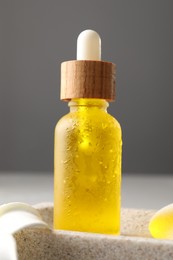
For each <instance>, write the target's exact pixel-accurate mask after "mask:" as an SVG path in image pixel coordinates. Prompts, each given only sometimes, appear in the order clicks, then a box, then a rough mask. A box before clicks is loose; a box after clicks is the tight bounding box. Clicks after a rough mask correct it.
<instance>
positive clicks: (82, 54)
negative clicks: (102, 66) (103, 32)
mask: <svg viewBox="0 0 173 260" xmlns="http://www.w3.org/2000/svg"><path fill="white" fill-rule="evenodd" d="M77 60H101V39H100V36H99V34H98V33H97V32H95V31H93V30H85V31H83V32H81V33H80V34H79V36H78V39H77Z"/></svg>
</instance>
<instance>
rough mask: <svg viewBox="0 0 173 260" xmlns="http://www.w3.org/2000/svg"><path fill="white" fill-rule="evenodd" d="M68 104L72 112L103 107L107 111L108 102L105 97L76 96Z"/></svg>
mask: <svg viewBox="0 0 173 260" xmlns="http://www.w3.org/2000/svg"><path fill="white" fill-rule="evenodd" d="M68 106H69V107H70V112H74V111H80V110H86V109H87V110H88V109H93V108H95V109H101V110H104V111H105V112H107V107H108V106H109V104H108V102H107V101H106V100H104V99H96V98H76V99H72V100H71V101H70V102H69V103H68Z"/></svg>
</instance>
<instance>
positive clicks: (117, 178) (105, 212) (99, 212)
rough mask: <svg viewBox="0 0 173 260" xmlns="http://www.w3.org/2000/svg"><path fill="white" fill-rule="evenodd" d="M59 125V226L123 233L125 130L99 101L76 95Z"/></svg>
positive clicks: (56, 225)
mask: <svg viewBox="0 0 173 260" xmlns="http://www.w3.org/2000/svg"><path fill="white" fill-rule="evenodd" d="M69 107H70V113H69V114H67V115H65V116H64V117H63V118H62V119H61V120H60V121H59V122H58V124H57V126H56V129H55V182H54V183H55V186H54V190H55V198H54V201H55V204H54V208H55V209H54V226H55V229H64V230H74V231H87V232H95V233H105V234H119V230H120V186H121V145H122V141H121V128H120V125H119V123H118V122H117V120H116V119H115V118H113V117H112V116H111V115H109V114H108V113H107V107H108V103H107V102H106V101H105V100H101V99H73V100H72V101H71V102H69Z"/></svg>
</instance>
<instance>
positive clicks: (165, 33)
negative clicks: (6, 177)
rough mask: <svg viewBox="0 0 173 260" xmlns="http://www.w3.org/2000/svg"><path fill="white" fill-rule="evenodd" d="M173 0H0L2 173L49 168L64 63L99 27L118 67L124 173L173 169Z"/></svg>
mask: <svg viewBox="0 0 173 260" xmlns="http://www.w3.org/2000/svg"><path fill="white" fill-rule="evenodd" d="M172 10H173V1H171V0H170V1H169V0H152V1H151V0H145V1H142V0H136V1H135V0H131V1H129V0H126V1H125V0H119V1H115V0H112V1H111V0H107V1H102V0H92V1H82V0H73V1H70V0H69V1H67V0H62V1H60V0H56V1H55V0H49V1H48V0H47V1H45V0H27V1H26V0H0V171H40V172H42V171H52V170H53V132H54V127H55V124H56V122H57V121H58V120H59V118H60V117H61V116H62V115H63V114H65V113H67V112H68V106H67V104H66V103H63V102H61V101H60V100H59V82H60V74H59V71H60V63H61V62H62V61H65V60H71V59H75V55H76V38H77V36H78V34H79V33H80V32H81V31H82V30H85V29H94V30H96V31H98V32H99V34H100V35H101V38H102V58H103V60H107V61H112V62H114V63H116V64H117V100H116V103H113V104H111V105H110V109H109V112H110V113H111V114H113V115H114V116H115V117H116V118H117V119H118V120H119V122H120V123H121V126H122V129H123V172H129V173H130V172H146V173H150V172H153V173H164V172H168V173H171V172H173V160H172V156H173V138H172V135H173V118H172V110H173V104H172V99H173V75H172V67H173V65H172V64H173V28H172V27H173V15H172Z"/></svg>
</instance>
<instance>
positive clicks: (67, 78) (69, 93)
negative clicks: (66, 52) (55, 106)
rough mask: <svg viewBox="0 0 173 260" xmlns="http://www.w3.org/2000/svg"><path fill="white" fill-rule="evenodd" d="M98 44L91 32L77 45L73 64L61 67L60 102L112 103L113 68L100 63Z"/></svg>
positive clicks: (82, 35) (94, 33)
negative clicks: (98, 101) (100, 101)
mask: <svg viewBox="0 0 173 260" xmlns="http://www.w3.org/2000/svg"><path fill="white" fill-rule="evenodd" d="M100 59H101V40H100V37H99V35H98V34H97V33H96V32H95V31H92V30H86V31H83V32H82V33H81V34H80V35H79V37H78V41H77V60H73V61H66V62H63V63H62V64H61V100H64V101H69V100H71V99H75V98H99V99H106V100H107V101H113V100H115V71H116V65H115V64H113V63H111V62H105V61H101V60H100Z"/></svg>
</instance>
